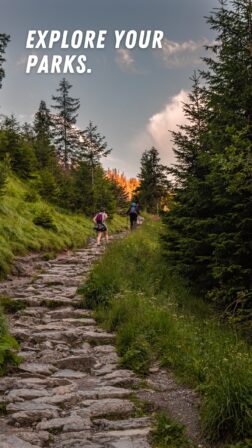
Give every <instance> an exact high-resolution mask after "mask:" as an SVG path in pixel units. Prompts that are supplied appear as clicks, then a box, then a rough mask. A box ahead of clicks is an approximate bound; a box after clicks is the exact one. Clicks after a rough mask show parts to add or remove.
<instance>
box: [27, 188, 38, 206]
mask: <svg viewBox="0 0 252 448" xmlns="http://www.w3.org/2000/svg"><path fill="white" fill-rule="evenodd" d="M38 199H39V196H38V194H37V193H36V191H27V193H25V195H24V200H25V202H31V203H32V202H37V200H38Z"/></svg>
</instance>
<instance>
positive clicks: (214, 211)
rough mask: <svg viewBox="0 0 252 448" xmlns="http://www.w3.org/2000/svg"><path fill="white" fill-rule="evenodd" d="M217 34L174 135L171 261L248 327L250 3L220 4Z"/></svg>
mask: <svg viewBox="0 0 252 448" xmlns="http://www.w3.org/2000/svg"><path fill="white" fill-rule="evenodd" d="M207 21H208V23H209V24H210V27H211V29H212V30H214V31H215V32H216V33H217V36H216V39H215V43H214V44H213V45H210V46H209V48H208V50H209V53H210V54H209V56H208V57H206V58H205V63H206V65H207V67H206V69H205V70H203V71H201V77H198V76H197V75H196V74H195V75H194V77H193V78H192V80H193V88H192V92H191V94H190V97H189V101H188V103H187V104H185V105H184V112H185V115H186V118H187V119H188V121H187V124H186V125H183V126H181V127H180V129H179V131H178V132H175V133H173V140H174V143H175V147H174V150H175V154H176V157H177V159H176V164H175V166H174V167H173V168H172V169H171V170H170V172H171V173H172V174H173V178H174V185H173V189H174V191H173V192H174V202H173V204H171V206H170V208H171V211H170V213H168V214H167V217H166V218H165V223H166V226H167V231H166V234H165V236H164V249H165V251H166V255H167V260H169V261H167V262H169V263H172V264H173V267H174V271H175V272H177V273H179V275H181V274H182V275H183V276H184V277H185V278H186V279H187V280H188V281H189V282H190V284H191V285H193V286H194V287H196V288H197V290H198V292H201V293H204V294H205V293H208V299H209V300H211V301H213V302H215V303H216V304H217V305H218V307H219V308H221V309H222V310H223V311H224V314H225V315H231V316H233V317H234V318H236V321H238V320H239V321H240V322H241V325H244V323H245V324H246V325H247V326H249V325H250V324H249V322H250V320H251V312H252V305H251V304H252V301H251V294H252V291H251V274H252V271H251V257H252V245H251V226H252V218H251V216H252V188H251V185H252V184H251V171H252V144H251V129H252V112H251V104H252V88H251V86H252V71H251V70H250V69H249V70H248V67H251V41H252V31H251V29H252V28H251V21H252V8H251V2H250V1H247V0H241V1H236V0H230V2H225V1H221V2H220V5H219V7H218V8H215V10H214V12H213V13H212V14H211V15H210V16H209V17H208V19H207Z"/></svg>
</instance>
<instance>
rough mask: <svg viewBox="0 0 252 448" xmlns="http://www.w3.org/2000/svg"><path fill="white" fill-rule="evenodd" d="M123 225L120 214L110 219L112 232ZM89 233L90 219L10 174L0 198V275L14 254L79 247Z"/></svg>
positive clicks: (5, 271)
mask: <svg viewBox="0 0 252 448" xmlns="http://www.w3.org/2000/svg"><path fill="white" fill-rule="evenodd" d="M45 218H46V220H45ZM50 219H51V225H48V222H49V221H50ZM36 222H37V223H39V222H41V224H43V222H44V225H36V224H35V223H36ZM46 223H47V225H46ZM125 227H126V220H125V218H122V217H120V216H115V217H114V219H113V220H112V222H111V223H110V230H111V231H112V232H114V231H119V230H122V229H124V228H125ZM91 235H93V223H92V220H91V219H89V218H86V217H85V216H83V215H73V214H71V213H67V212H66V211H60V210H58V209H56V208H55V207H53V206H52V205H49V204H47V203H46V202H45V201H43V200H41V199H40V197H39V196H38V195H35V194H33V192H32V191H30V189H29V186H28V185H27V184H26V183H24V182H22V181H21V180H19V179H17V178H14V177H9V179H8V183H7V188H6V191H5V195H4V197H3V198H0V278H1V277H3V276H4V275H5V274H6V273H7V272H8V270H9V268H10V265H11V263H12V260H13V258H14V256H15V255H20V254H25V253H27V252H29V251H44V250H51V251H59V250H61V249H64V248H66V247H69V248H74V247H80V246H83V245H84V244H85V243H86V241H87V238H88V237H89V236H91Z"/></svg>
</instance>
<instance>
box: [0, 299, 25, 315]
mask: <svg viewBox="0 0 252 448" xmlns="http://www.w3.org/2000/svg"><path fill="white" fill-rule="evenodd" d="M0 308H1V309H3V310H4V312H5V313H11V314H12V313H16V312H18V311H21V310H23V309H25V308H26V304H25V301H24V300H15V299H11V298H10V297H7V296H0Z"/></svg>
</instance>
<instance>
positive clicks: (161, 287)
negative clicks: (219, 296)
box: [82, 220, 252, 440]
mask: <svg viewBox="0 0 252 448" xmlns="http://www.w3.org/2000/svg"><path fill="white" fill-rule="evenodd" d="M161 230H162V231H163V228H162V226H161V223H160V222H158V221H155V222H150V221H149V220H148V222H145V224H144V225H143V226H141V228H140V229H139V230H138V231H137V232H134V233H133V234H131V235H130V236H129V237H128V238H127V239H125V240H123V241H119V242H116V243H114V244H113V245H112V246H110V247H109V248H108V250H107V251H106V253H105V255H104V257H103V259H102V260H101V261H100V262H99V263H98V264H97V265H96V266H95V267H94V269H93V271H92V272H91V275H90V277H89V279H88V281H87V282H86V284H85V285H83V288H82V292H83V294H84V304H85V305H86V301H88V305H89V307H91V308H93V309H95V314H96V318H97V320H98V322H100V323H101V324H102V325H103V326H104V327H105V328H106V329H108V330H110V331H116V332H117V338H116V343H117V348H118V352H119V354H120V356H121V359H122V363H123V365H124V366H126V367H130V368H131V369H133V370H135V371H136V372H138V373H140V374H142V375H145V374H146V373H147V372H148V367H149V365H150V362H151V360H153V359H156V358H157V359H159V361H160V363H161V365H162V366H164V367H168V368H169V369H172V370H173V371H174V372H175V373H176V375H177V377H178V378H180V379H181V381H183V382H185V383H187V384H188V385H190V386H192V387H197V388H198V390H199V391H200V393H201V395H202V425H203V430H204V431H205V433H206V435H207V437H209V438H210V439H212V440H215V439H218V440H225V439H226V437H227V436H228V437H231V438H233V439H237V438H238V440H241V439H242V438H243V437H245V435H246V434H247V435H248V434H249V422H250V420H251V399H252V395H251V390H252V387H251V381H252V356H251V355H252V353H251V349H250V348H249V347H248V346H247V344H246V343H245V342H244V341H243V339H241V337H239V335H238V334H237V333H236V331H235V330H234V329H233V328H232V327H227V326H226V325H224V324H221V323H220V319H219V316H218V315H216V312H215V311H214V310H213V308H211V307H210V305H209V304H208V303H207V301H206V300H202V299H201V298H200V297H199V296H195V295H194V294H193V293H192V292H190V291H189V289H188V288H187V287H186V286H185V285H184V284H183V281H182V280H181V278H179V277H176V276H175V275H174V274H172V273H171V269H170V267H169V266H167V264H166V263H164V259H163V258H162V256H161V255H160V243H159V233H160V231H161Z"/></svg>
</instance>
